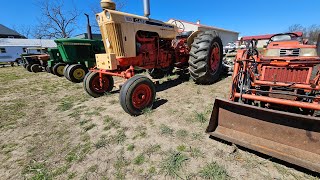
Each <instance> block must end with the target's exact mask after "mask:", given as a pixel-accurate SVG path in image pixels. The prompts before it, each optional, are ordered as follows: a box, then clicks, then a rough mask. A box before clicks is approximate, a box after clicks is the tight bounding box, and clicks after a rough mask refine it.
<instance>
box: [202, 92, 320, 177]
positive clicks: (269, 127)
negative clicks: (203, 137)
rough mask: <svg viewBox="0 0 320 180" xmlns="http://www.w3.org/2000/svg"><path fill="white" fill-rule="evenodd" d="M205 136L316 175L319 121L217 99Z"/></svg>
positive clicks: (319, 165)
mask: <svg viewBox="0 0 320 180" xmlns="http://www.w3.org/2000/svg"><path fill="white" fill-rule="evenodd" d="M206 132H207V133H208V134H210V135H211V136H213V137H216V138H219V139H223V140H226V141H229V142H232V143H234V144H238V145H240V146H243V147H246V148H249V149H252V150H254V151H258V152H260V153H263V154H267V155H269V156H272V157H275V158H278V159H280V160H283V161H286V162H289V163H292V164H295V165H298V166H301V167H304V168H306V169H309V170H311V171H315V172H320V118H316V117H310V116H303V115H298V114H293V113H287V112H282V111H276V110H270V109H266V108H260V107H255V106H251V105H246V104H240V103H236V102H232V101H226V100H222V99H218V98H217V99H216V100H215V104H214V108H213V112H212V115H211V119H210V123H209V126H208V127H207V130H206Z"/></svg>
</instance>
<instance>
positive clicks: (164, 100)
mask: <svg viewBox="0 0 320 180" xmlns="http://www.w3.org/2000/svg"><path fill="white" fill-rule="evenodd" d="M167 102H168V100H167V99H159V98H157V99H156V101H155V102H154V103H153V106H152V109H157V108H158V107H160V106H162V105H164V104H165V103H167Z"/></svg>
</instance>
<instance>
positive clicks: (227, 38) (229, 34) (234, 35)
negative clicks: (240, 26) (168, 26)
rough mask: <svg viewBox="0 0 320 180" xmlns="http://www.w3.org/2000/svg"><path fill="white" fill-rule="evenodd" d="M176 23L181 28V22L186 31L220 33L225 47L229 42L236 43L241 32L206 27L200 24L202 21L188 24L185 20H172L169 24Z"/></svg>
mask: <svg viewBox="0 0 320 180" xmlns="http://www.w3.org/2000/svg"><path fill="white" fill-rule="evenodd" d="M174 21H178V22H177V26H178V27H180V25H179V23H180V22H181V23H182V24H183V25H184V28H185V29H184V31H208V30H215V31H217V32H218V34H219V36H220V37H221V39H222V44H223V46H225V45H227V44H228V43H229V42H236V41H237V40H238V36H239V32H235V31H230V30H226V29H222V28H217V27H213V26H206V25H203V24H200V21H198V22H197V23H192V22H187V21H183V20H178V19H170V20H169V21H168V23H173V24H175V23H174Z"/></svg>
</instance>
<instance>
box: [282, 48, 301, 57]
mask: <svg viewBox="0 0 320 180" xmlns="http://www.w3.org/2000/svg"><path fill="white" fill-rule="evenodd" d="M299 55H300V49H280V57H287V56H289V57H290V56H294V57H295V56H299Z"/></svg>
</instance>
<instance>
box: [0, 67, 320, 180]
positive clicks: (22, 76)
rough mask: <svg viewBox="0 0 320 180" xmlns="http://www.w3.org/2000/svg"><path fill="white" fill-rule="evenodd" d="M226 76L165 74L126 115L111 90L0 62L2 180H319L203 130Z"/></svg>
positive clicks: (223, 92)
mask: <svg viewBox="0 0 320 180" xmlns="http://www.w3.org/2000/svg"><path fill="white" fill-rule="evenodd" d="M230 81H231V78H230V77H226V78H224V79H222V80H221V81H219V82H217V83H215V84H213V85H210V86H199V85H195V84H194V83H193V82H192V81H185V82H184V81H181V80H180V79H177V77H176V76H172V77H166V78H164V79H162V80H160V85H158V86H157V90H158V92H157V102H156V103H155V107H154V109H152V110H147V111H146V112H145V114H143V115H141V116H139V117H131V116H130V115H128V114H126V113H125V112H124V111H123V110H122V108H121V106H120V104H119V100H118V98H119V97H118V96H119V92H118V91H116V90H115V91H114V92H112V93H110V94H107V95H105V96H103V97H101V98H91V97H90V96H89V95H87V94H86V93H85V91H84V90H83V87H82V84H74V83H71V82H69V81H68V80H66V79H65V78H59V77H57V76H54V75H52V74H48V73H44V72H43V73H37V74H35V73H30V72H27V71H26V70H25V69H23V68H22V67H5V68H0V162H1V164H0V177H1V178H0V179H318V178H316V177H314V176H311V175H308V174H307V173H306V172H303V171H299V170H296V169H294V168H292V167H287V166H286V164H283V163H282V164H281V163H279V162H276V161H273V159H272V158H266V157H262V156H259V155H257V154H255V153H252V152H248V151H245V150H244V149H243V148H238V147H237V146H235V145H230V144H226V143H223V142H220V141H217V140H214V139H210V138H209V136H208V135H207V134H205V132H204V131H205V128H206V126H207V124H208V120H209V117H210V114H211V110H212V106H213V102H214V98H215V97H222V98H226V97H227V96H228V93H229V86H230Z"/></svg>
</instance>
